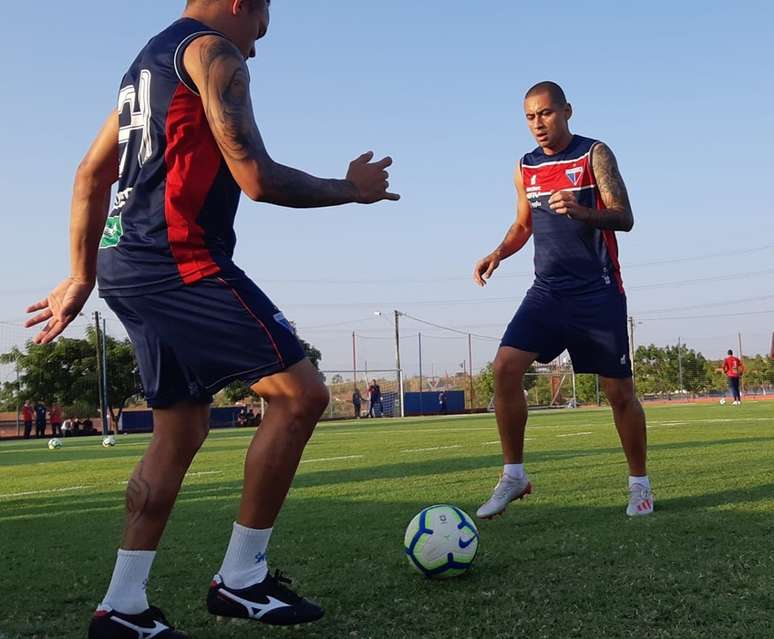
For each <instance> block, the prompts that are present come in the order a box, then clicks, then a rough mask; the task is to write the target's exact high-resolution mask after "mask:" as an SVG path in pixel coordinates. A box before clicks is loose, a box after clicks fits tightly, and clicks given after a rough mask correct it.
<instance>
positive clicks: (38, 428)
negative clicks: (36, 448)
mask: <svg viewBox="0 0 774 639" xmlns="http://www.w3.org/2000/svg"><path fill="white" fill-rule="evenodd" d="M45 436H46V405H45V404H44V403H43V402H38V403H37V404H35V437H37V438H40V437H45Z"/></svg>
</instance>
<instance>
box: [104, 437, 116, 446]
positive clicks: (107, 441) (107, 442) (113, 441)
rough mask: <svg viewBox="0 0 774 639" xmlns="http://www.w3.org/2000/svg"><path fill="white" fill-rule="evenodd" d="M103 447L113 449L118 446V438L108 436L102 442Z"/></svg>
mask: <svg viewBox="0 0 774 639" xmlns="http://www.w3.org/2000/svg"><path fill="white" fill-rule="evenodd" d="M102 445H103V446H104V447H105V448H111V447H113V446H115V445H116V438H115V437H113V435H108V436H107V437H105V438H104V439H103V440H102Z"/></svg>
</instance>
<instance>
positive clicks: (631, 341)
mask: <svg viewBox="0 0 774 639" xmlns="http://www.w3.org/2000/svg"><path fill="white" fill-rule="evenodd" d="M629 348H630V349H631V353H629V360H630V362H631V365H632V380H633V381H634V380H635V376H634V353H635V352H636V346H635V345H634V316H630V317H629Z"/></svg>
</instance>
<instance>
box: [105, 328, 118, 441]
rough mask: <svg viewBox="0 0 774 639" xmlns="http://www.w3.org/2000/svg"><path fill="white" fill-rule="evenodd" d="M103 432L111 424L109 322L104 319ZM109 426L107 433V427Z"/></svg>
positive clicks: (106, 432)
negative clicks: (108, 366) (108, 368)
mask: <svg viewBox="0 0 774 639" xmlns="http://www.w3.org/2000/svg"><path fill="white" fill-rule="evenodd" d="M102 406H103V407H104V409H103V417H102V431H103V434H104V435H107V434H108V431H110V422H109V421H108V413H109V412H110V396H109V394H108V373H107V320H106V319H105V318H104V317H103V318H102ZM106 426H107V431H106V428H105V427H106ZM116 432H118V424H116Z"/></svg>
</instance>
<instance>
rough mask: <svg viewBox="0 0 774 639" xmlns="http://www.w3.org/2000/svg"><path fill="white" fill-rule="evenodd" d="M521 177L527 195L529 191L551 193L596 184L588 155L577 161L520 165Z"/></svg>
mask: <svg viewBox="0 0 774 639" xmlns="http://www.w3.org/2000/svg"><path fill="white" fill-rule="evenodd" d="M521 177H522V180H523V182H524V188H525V189H526V190H527V192H528V193H529V192H530V191H538V192H540V193H553V192H555V191H565V190H567V189H575V188H584V187H586V188H588V187H594V186H596V184H597V183H596V180H595V179H594V173H593V171H592V170H591V168H590V164H589V156H588V154H586V155H583V156H581V157H579V158H578V159H577V160H566V161H562V162H557V163H548V164H543V165H540V166H527V165H522V167H521Z"/></svg>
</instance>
